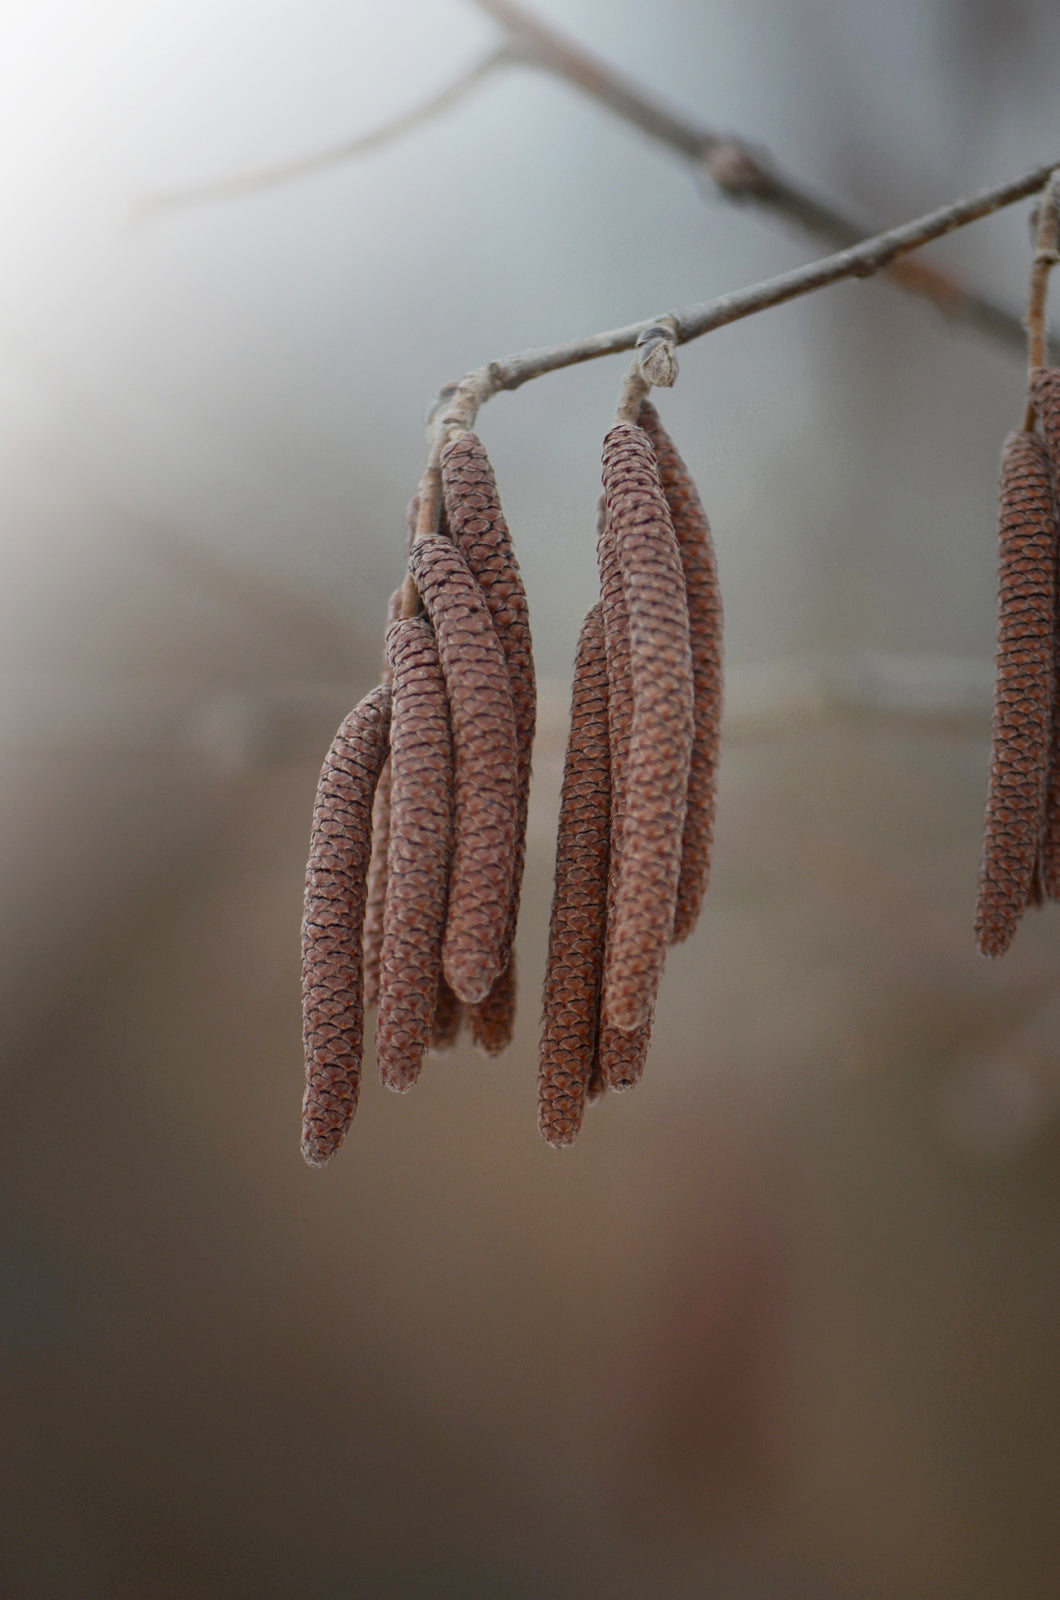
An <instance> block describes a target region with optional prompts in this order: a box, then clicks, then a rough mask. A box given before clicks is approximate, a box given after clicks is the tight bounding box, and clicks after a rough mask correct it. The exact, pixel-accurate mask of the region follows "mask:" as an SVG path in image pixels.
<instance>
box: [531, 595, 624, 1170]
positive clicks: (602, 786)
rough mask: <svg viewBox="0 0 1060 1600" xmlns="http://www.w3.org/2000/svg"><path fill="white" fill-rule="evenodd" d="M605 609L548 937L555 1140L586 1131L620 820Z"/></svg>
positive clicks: (547, 1031) (543, 1094)
mask: <svg viewBox="0 0 1060 1600" xmlns="http://www.w3.org/2000/svg"><path fill="white" fill-rule="evenodd" d="M610 765H611V763H610V741H609V736H608V713H607V657H606V652H605V645H604V619H603V609H602V607H601V606H600V605H595V606H593V607H592V609H591V610H590V612H589V613H588V615H587V616H586V618H585V621H584V623H583V624H582V630H581V636H580V638H579V640H578V650H577V654H576V656H575V662H574V685H573V691H572V696H571V713H570V734H569V737H568V741H567V759H566V763H565V765H564V770H563V792H562V798H561V800H560V813H559V832H558V837H557V841H556V882H555V891H554V894H553V897H552V918H551V921H550V924H549V932H548V960H547V964H546V967H545V995H544V1008H543V1011H544V1015H543V1026H542V1031H541V1056H540V1070H539V1074H538V1122H539V1125H540V1128H541V1132H542V1134H543V1136H544V1137H545V1139H547V1140H548V1142H549V1144H552V1145H555V1146H557V1147H558V1146H561V1145H567V1144H570V1143H571V1142H572V1141H573V1140H574V1138H575V1137H576V1135H577V1133H578V1130H579V1128H580V1127H581V1122H582V1116H583V1113H584V1110H585V1100H586V1095H587V1093H588V1090H589V1085H590V1080H591V1078H592V1075H593V1064H594V1059H595V1055H596V1034H597V1019H598V1012H599V1005H600V979H601V973H602V969H603V956H604V935H605V932H606V927H607V863H608V835H609V832H610V814H611V777H610Z"/></svg>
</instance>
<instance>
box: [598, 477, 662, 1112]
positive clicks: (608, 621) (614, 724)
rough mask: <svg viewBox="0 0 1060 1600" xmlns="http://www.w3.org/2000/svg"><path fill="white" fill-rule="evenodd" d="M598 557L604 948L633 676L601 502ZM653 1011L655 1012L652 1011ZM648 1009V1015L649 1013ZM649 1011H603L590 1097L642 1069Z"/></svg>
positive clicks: (615, 876) (617, 867)
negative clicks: (607, 762)
mask: <svg viewBox="0 0 1060 1600" xmlns="http://www.w3.org/2000/svg"><path fill="white" fill-rule="evenodd" d="M596 553H597V563H598V566H599V570H600V608H601V613H602V616H603V622H604V639H605V644H606V656H607V685H608V695H607V699H608V742H609V745H610V752H611V818H610V851H609V868H608V887H607V936H606V944H605V957H604V959H605V963H606V960H607V955H606V950H607V948H608V947H609V945H610V941H611V939H612V936H613V934H612V930H613V928H614V922H615V908H616V901H617V893H618V885H619V883H620V881H621V860H622V839H623V826H624V819H625V806H626V773H627V769H628V766H629V745H630V738H631V735H632V731H633V679H632V669H631V664H630V646H629V614H628V611H627V609H626V595H625V586H624V584H623V581H622V569H621V566H620V564H619V558H618V545H617V541H616V539H615V532H614V529H613V527H612V526H611V524H610V522H609V521H608V518H607V512H606V507H605V506H603V505H602V506H601V510H600V523H599V537H598V540H597V547H596ZM653 1014H654V1013H653ZM653 1014H652V1015H653ZM651 1030H652V1016H649V1017H648V1020H647V1021H646V1022H644V1023H642V1024H641V1025H640V1027H638V1028H635V1029H634V1030H633V1032H632V1033H622V1032H620V1031H619V1029H618V1028H616V1027H615V1026H614V1024H613V1023H612V1022H611V1021H610V1020H609V1019H608V1017H607V1016H606V1014H604V1015H602V1016H600V1017H599V1019H598V1026H597V1039H596V1058H595V1060H594V1062H593V1068H592V1073H591V1075H590V1079H589V1088H588V1095H589V1099H590V1100H594V1099H596V1098H597V1096H598V1095H600V1094H602V1093H603V1091H604V1089H606V1088H611V1089H630V1088H632V1087H633V1086H634V1084H636V1083H637V1082H638V1081H639V1079H640V1077H641V1075H642V1073H643V1071H644V1064H645V1061H646V1060H647V1056H648V1047H649V1045H650V1044H651Z"/></svg>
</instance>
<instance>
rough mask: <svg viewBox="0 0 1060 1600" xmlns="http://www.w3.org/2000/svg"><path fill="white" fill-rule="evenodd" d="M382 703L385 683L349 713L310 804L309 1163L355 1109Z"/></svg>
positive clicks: (305, 1143)
mask: <svg viewBox="0 0 1060 1600" xmlns="http://www.w3.org/2000/svg"><path fill="white" fill-rule="evenodd" d="M390 702H391V696H390V689H389V687H388V686H387V685H386V684H380V685H378V687H377V688H375V689H373V690H372V691H371V692H370V693H369V694H367V695H365V697H364V699H363V700H362V701H361V702H360V704H359V705H358V706H356V707H355V708H354V710H353V711H351V712H350V714H349V716H348V717H347V718H346V720H345V721H344V722H343V724H342V726H341V727H340V729H339V731H338V733H337V734H336V735H335V739H334V741H333V743H332V746H331V749H330V750H329V751H328V754H327V756H326V758H325V761H324V766H323V770H322V771H321V774H320V782H319V784H318V786H317V796H316V804H315V806H314V809H313V828H312V835H311V838H310V845H309V861H308V864H307V866H306V886H305V915H304V917H303V922H302V1017H303V1038H304V1042H305V1071H306V1087H305V1096H304V1100H303V1104H302V1154H303V1155H304V1156H305V1159H306V1161H308V1162H309V1163H310V1165H312V1166H318V1167H319V1166H323V1165H324V1164H325V1162H327V1161H330V1159H331V1157H332V1156H333V1155H334V1154H335V1152H336V1150H337V1149H338V1148H339V1145H340V1144H341V1143H342V1141H343V1139H344V1138H345V1135H346V1130H347V1129H348V1127H349V1125H350V1123H351V1121H352V1120H353V1115H354V1112H355V1111H356V1109H357V1096H358V1092H359V1089H360V1080H361V1057H362V1053H363V1049H364V998H363V964H362V951H361V933H362V924H363V921H364V904H365V887H366V876H367V871H368V857H369V854H370V851H371V818H372V799H373V796H374V793H375V787H376V784H377V783H378V781H379V773H380V771H381V769H382V766H383V762H384V760H385V758H386V753H387V742H388V738H389V733H390Z"/></svg>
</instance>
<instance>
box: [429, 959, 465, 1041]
mask: <svg viewBox="0 0 1060 1600" xmlns="http://www.w3.org/2000/svg"><path fill="white" fill-rule="evenodd" d="M463 1018H464V1008H463V1006H462V1005H461V1004H460V1001H459V1000H458V999H457V998H456V995H455V994H454V993H453V991H452V989H450V987H449V985H448V984H447V983H446V981H445V973H444V972H443V973H442V975H441V976H440V977H439V979H438V997H437V999H436V1001H435V1004H434V1022H433V1024H432V1026H431V1049H432V1050H450V1049H452V1047H453V1045H454V1044H455V1043H456V1041H457V1038H458V1036H459V1034H460V1024H461V1022H462V1021H463Z"/></svg>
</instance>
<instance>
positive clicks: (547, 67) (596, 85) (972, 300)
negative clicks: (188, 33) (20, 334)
mask: <svg viewBox="0 0 1060 1600" xmlns="http://www.w3.org/2000/svg"><path fill="white" fill-rule="evenodd" d="M473 3H474V4H475V5H476V6H478V8H479V10H481V11H484V12H485V13H486V14H487V15H488V16H489V17H491V18H492V19H493V21H494V22H497V23H498V24H499V25H500V26H501V27H502V28H503V29H504V34H505V38H504V41H503V43H502V44H501V45H500V46H499V47H498V48H497V49H496V50H494V51H491V52H490V54H489V55H487V56H485V57H484V58H483V59H482V60H481V61H479V62H477V63H476V64H475V65H474V66H472V67H470V68H468V69H467V70H466V71H464V72H462V73H460V74H459V76H458V77H456V78H455V79H453V81H452V82H451V83H449V84H447V85H446V86H445V87H444V88H443V89H441V90H439V91H438V92H437V93H435V94H433V95H431V96H429V97H428V98H427V99H426V100H423V101H421V102H420V103H419V104H418V105H417V106H414V107H412V108H411V109H410V110H409V111H406V112H403V113H402V115H401V116H399V117H395V118H393V119H392V120H391V121H389V122H386V123H384V124H382V125H381V126H380V127H377V128H374V129H372V130H371V131H370V132H369V133H367V134H364V135H362V136H360V137H358V138H356V139H349V140H344V141H343V142H341V143H339V144H337V145H331V146H329V147H327V148H326V149H324V150H319V151H315V152H311V153H310V154H308V155H306V156H302V157H298V158H295V159H294V160H291V161H286V162H281V163H278V164H277V165H275V166H272V167H268V168H264V169H262V170H260V171H256V172H248V173H244V174H241V175H237V176H235V177H233V178H225V179H220V180H218V181H217V182H216V183H209V184H201V185H198V186H192V187H188V188H184V189H173V190H169V191H167V192H165V193H160V194H157V195H152V196H148V197H147V198H146V199H145V200H143V201H142V202H141V203H140V205H139V206H138V207H137V208H136V212H135V215H136V217H137V218H139V219H141V220H142V219H143V218H144V217H146V216H149V215H152V214H155V213H158V212H161V211H166V210H172V209H175V208H177V207H187V206H195V205H201V204H204V203H207V202H210V201H226V200H231V199H235V198H238V197H239V196H241V195H246V194H251V193H254V192H256V191H259V190H262V189H270V188H275V187H277V186H279V185H282V184H286V183H291V182H295V181H297V180H298V179H301V178H304V177H308V176H310V175H312V174H315V173H317V172H321V171H325V170H327V169H329V168H332V167H336V166H341V165H343V164H344V163H345V162H347V161H352V160H354V159H356V158H357V157H359V156H361V155H365V154H367V153H368V152H369V151H372V150H377V149H380V148H381V147H382V146H384V145H386V144H388V143H390V142H391V141H392V140H393V139H396V138H399V137H401V136H402V135H404V134H406V133H410V132H413V131H414V130H415V129H417V128H419V127H421V126H422V125H423V124H424V123H426V122H429V121H430V120H431V119H432V118H434V117H435V116H437V115H438V114H439V113H440V112H443V111H445V110H448V108H449V107H450V106H453V105H455V104H456V103H457V102H458V101H460V100H462V99H463V98H464V97H465V96H466V95H467V94H468V93H469V92H470V91H471V90H472V89H474V88H475V87H477V85H478V84H480V83H482V82H483V81H484V80H485V79H486V78H488V77H489V76H491V75H492V73H494V72H495V71H497V70H498V69H499V68H501V67H507V66H514V65H523V66H531V67H536V68H538V69H539V70H542V71H545V72H549V73H551V74H552V75H553V76H554V77H557V78H559V79H560V80H561V81H563V82H565V83H568V84H570V85H571V86H572V87H574V88H576V89H579V90H580V91H581V92H582V93H584V94H587V95H589V96H591V97H592V98H593V99H595V100H597V101H598V102H599V103H600V104H601V105H603V106H605V107H606V108H607V109H608V110H609V111H611V112H613V113H614V114H615V115H616V116H619V117H621V118H622V119H623V121H625V122H628V123H630V124H631V125H632V126H633V127H636V128H639V129H640V131H641V132H642V133H644V134H646V135H647V136H648V137H649V138H651V139H654V140H656V141H657V142H658V143H661V144H664V145H666V146H667V147H668V148H669V149H671V150H674V151H676V152H677V153H678V154H679V155H680V156H682V157H683V158H684V159H685V160H687V161H690V162H691V163H692V164H693V165H694V166H695V167H696V169H697V171H699V172H700V173H702V174H703V175H705V176H707V177H709V178H710V179H711V180H712V182H713V184H714V186H715V187H716V189H717V191H718V193H720V194H721V195H722V196H724V197H725V198H726V199H728V200H732V201H735V202H740V203H743V204H748V205H754V206H758V207H761V208H762V209H763V210H766V211H769V212H772V213H773V214H774V215H776V216H778V217H781V218H783V219H784V220H785V221H787V222H793V223H795V224H796V225H797V226H798V227H799V228H800V229H802V230H803V231H804V232H806V233H808V234H810V235H811V237H813V238H816V239H819V240H821V241H823V242H824V243H826V244H829V245H832V246H835V247H838V248H840V249H846V248H848V247H849V246H851V245H854V244H856V243H857V241H858V240H859V239H863V238H864V237H865V236H866V234H867V233H868V232H869V231H870V230H871V226H872V224H871V223H870V222H867V221H866V220H865V219H864V218H862V217H858V216H857V215H855V214H854V213H853V212H851V211H850V210H849V209H848V208H845V207H840V206H837V205H836V204H834V203H833V202H831V201H829V200H827V199H825V198H824V197H823V196H822V195H820V194H818V193H816V192H815V191H814V190H813V188H812V187H811V186H810V185H808V184H805V183H802V182H800V181H798V180H796V179H795V178H792V177H790V176H789V175H788V174H786V173H784V172H783V171H782V170H781V168H780V167H779V166H778V165H777V163H776V162H775V161H774V160H773V158H772V157H771V156H770V155H769V154H768V153H767V152H766V151H764V150H762V149H760V148H759V147H758V146H756V145H753V144H750V143H749V142H748V141H746V140H745V139H741V138H738V137H737V136H735V135H733V134H721V133H718V132H717V131H716V130H715V129H713V128H710V127H707V126H706V125H704V124H702V123H697V122H694V121H692V120H691V119H689V118H687V117H685V116H683V115H680V114H678V113H677V112H675V111H672V110H671V109H670V108H669V107H667V106H665V105H663V104H662V103H661V102H660V101H659V100H656V99H655V98H654V97H652V96H651V95H649V94H646V93H645V92H644V90H643V89H641V88H640V87H639V86H638V85H637V84H635V83H633V82H632V81H631V80H629V79H627V78H625V77H624V76H623V75H622V74H621V73H618V72H616V71H615V70H614V68H613V67H611V66H610V65H608V63H606V62H605V61H603V60H601V59H600V58H599V57H598V56H595V55H593V54H592V53H591V52H589V51H587V50H585V49H583V48H582V46H581V45H578V44H576V43H575V42H574V41H573V40H572V39H569V38H567V37H566V36H565V35H563V34H561V33H560V32H558V31H557V30H556V29H555V28H553V27H551V26H550V25H549V24H547V23H545V22H542V21H541V20H540V18H538V17H536V16H534V15H533V14H532V13H531V12H528V11H526V10H524V9H523V7H522V6H520V5H518V4H516V3H515V0H473ZM887 271H888V274H889V276H890V277H891V278H893V280H894V281H895V282H896V283H898V284H900V285H901V286H902V288H904V289H906V290H908V291H909V292H910V293H912V294H918V295H921V296H922V297H923V298H925V299H927V300H930V301H931V302H932V303H933V304H934V305H935V306H936V307H937V308H938V309H939V310H940V311H942V312H943V313H944V314H945V315H946V316H947V317H949V318H951V319H953V320H955V321H959V322H964V323H967V324H968V325H969V326H970V327H974V328H977V329H979V331H980V332H981V333H985V334H988V335H989V336H990V337H991V338H994V339H997V340H999V341H1001V342H1002V343H1004V344H1006V345H1008V346H1009V348H1011V349H1014V350H1015V349H1019V350H1020V351H1022V350H1023V348H1024V329H1023V323H1022V321H1021V320H1020V318H1019V316H1018V315H1017V314H1016V313H1015V312H1014V311H1012V310H1010V309H1009V308H1008V307H1007V306H1004V305H1001V304H999V303H998V302H997V301H996V300H993V299H992V298H991V297H990V296H988V295H983V294H979V293H977V292H975V291H973V290H970V289H968V288H966V287H965V286H964V285H963V284H962V283H960V282H959V281H958V279H956V278H955V277H954V276H953V274H952V273H951V272H949V271H948V270H946V269H945V268H943V267H940V266H937V265H935V264H934V263H932V262H928V261H908V260H905V259H901V260H897V261H895V262H893V263H891V264H890V265H889V266H888V268H887Z"/></svg>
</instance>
